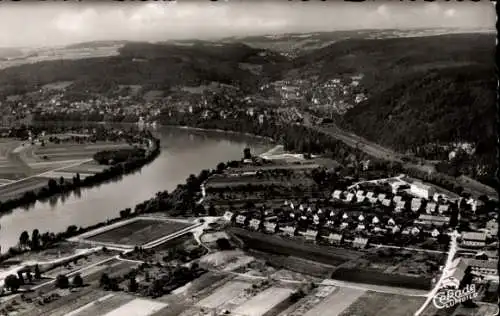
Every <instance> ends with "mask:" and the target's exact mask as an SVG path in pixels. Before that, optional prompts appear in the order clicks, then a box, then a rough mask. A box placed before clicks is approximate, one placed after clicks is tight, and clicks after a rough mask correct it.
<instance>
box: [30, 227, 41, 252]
mask: <svg viewBox="0 0 500 316" xmlns="http://www.w3.org/2000/svg"><path fill="white" fill-rule="evenodd" d="M39 248H40V232H39V231H38V229H36V228H35V229H34V230H33V232H32V233H31V249H35V250H36V249H39Z"/></svg>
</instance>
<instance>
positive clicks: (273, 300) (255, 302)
mask: <svg viewBox="0 0 500 316" xmlns="http://www.w3.org/2000/svg"><path fill="white" fill-rule="evenodd" d="M293 292H294V290H293V289H290V288H281V287H271V288H269V289H267V290H265V291H263V292H260V293H259V294H257V295H256V296H254V297H253V298H251V299H249V300H248V301H246V302H245V303H243V304H241V305H240V306H238V307H237V308H236V309H234V310H233V313H234V314H237V315H242V316H243V315H244V316H262V315H265V314H266V313H267V312H268V311H270V310H271V309H273V308H274V307H276V306H277V305H278V304H280V303H282V302H283V301H285V300H286V299H288V298H289V297H290V295H291V294H292V293H293Z"/></svg>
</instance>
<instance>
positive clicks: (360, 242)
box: [352, 237, 368, 249]
mask: <svg viewBox="0 0 500 316" xmlns="http://www.w3.org/2000/svg"><path fill="white" fill-rule="evenodd" d="M367 245H368V238H362V237H356V238H354V241H353V242H352V246H353V247H354V248H361V249H363V248H366V246H367Z"/></svg>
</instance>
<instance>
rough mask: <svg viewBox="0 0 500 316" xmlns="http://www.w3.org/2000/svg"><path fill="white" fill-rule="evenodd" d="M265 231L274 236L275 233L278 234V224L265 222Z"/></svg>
mask: <svg viewBox="0 0 500 316" xmlns="http://www.w3.org/2000/svg"><path fill="white" fill-rule="evenodd" d="M264 230H265V231H266V232H267V233H271V234H274V233H275V232H276V223H272V222H265V223H264Z"/></svg>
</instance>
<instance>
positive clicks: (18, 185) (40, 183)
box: [0, 177, 49, 200]
mask: <svg viewBox="0 0 500 316" xmlns="http://www.w3.org/2000/svg"><path fill="white" fill-rule="evenodd" d="M48 180H49V179H47V178H43V177H34V178H29V179H26V180H21V181H18V182H15V183H10V184H7V185H4V186H2V187H0V199H2V200H6V199H12V198H15V197H18V196H20V195H22V194H24V192H27V191H35V190H39V189H41V188H43V187H44V186H46V185H47V183H48Z"/></svg>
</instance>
